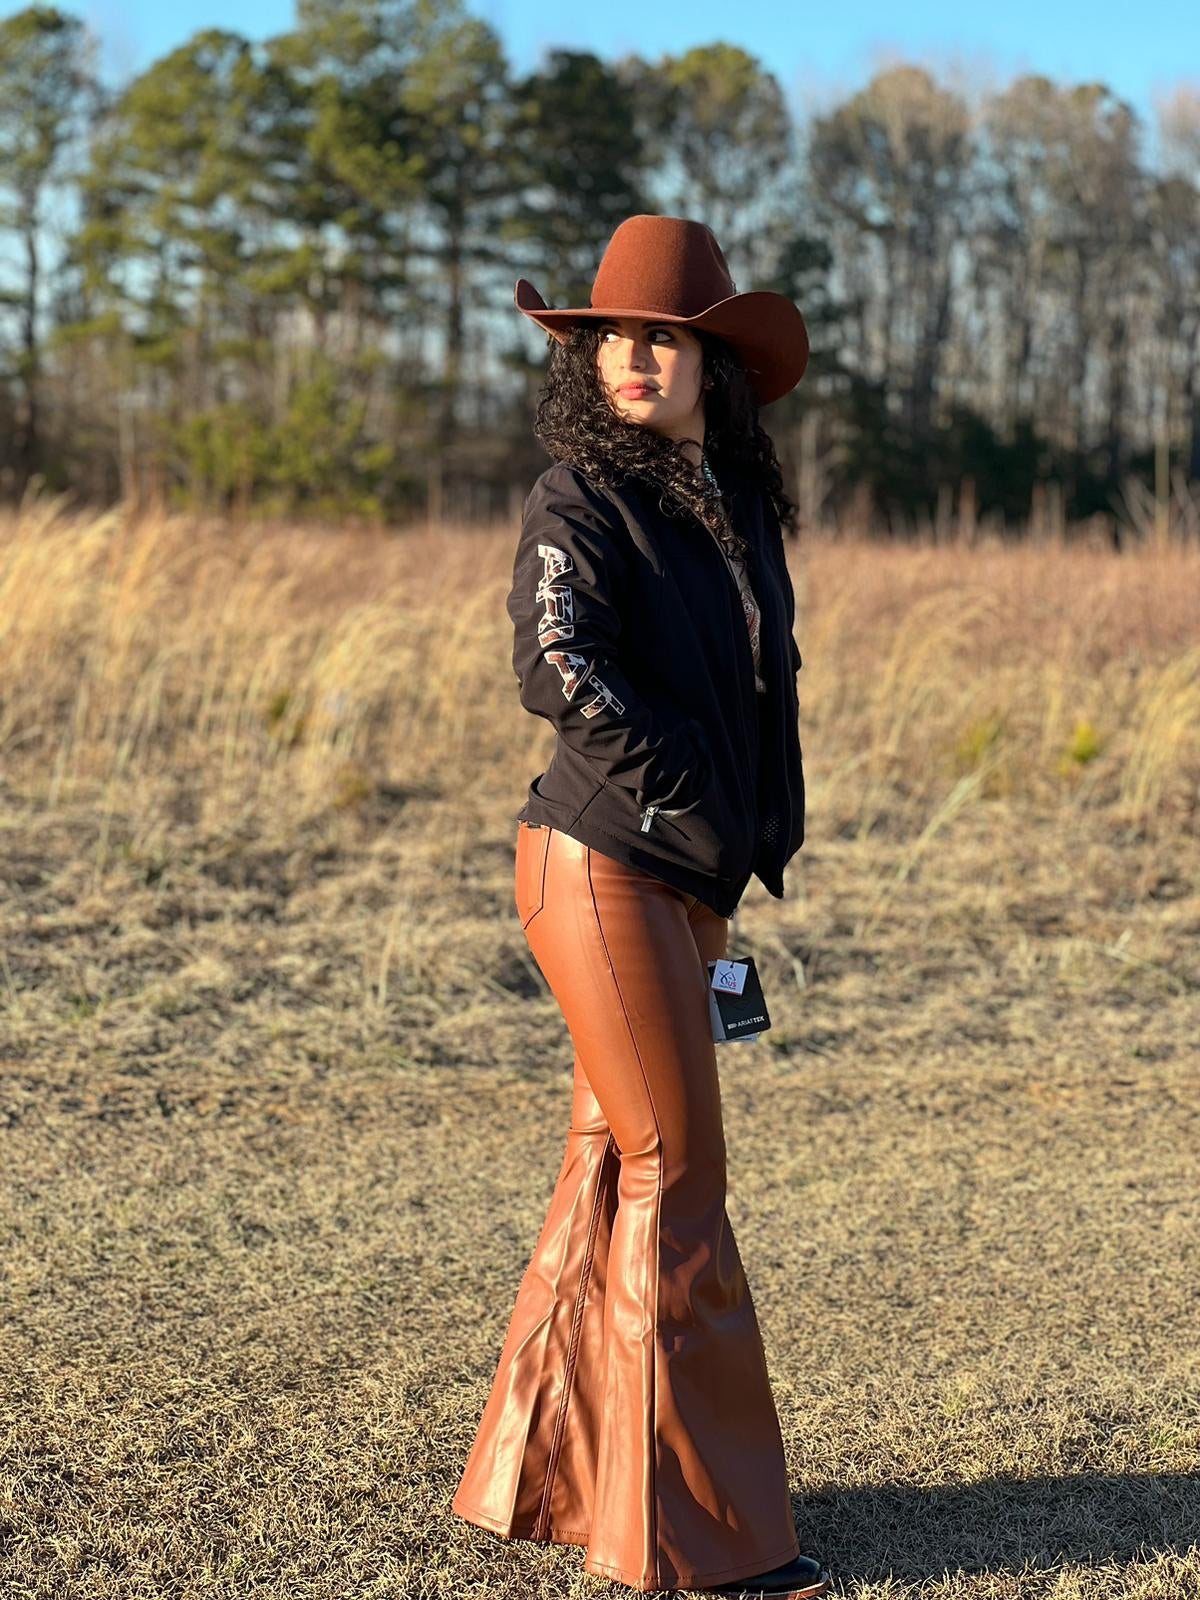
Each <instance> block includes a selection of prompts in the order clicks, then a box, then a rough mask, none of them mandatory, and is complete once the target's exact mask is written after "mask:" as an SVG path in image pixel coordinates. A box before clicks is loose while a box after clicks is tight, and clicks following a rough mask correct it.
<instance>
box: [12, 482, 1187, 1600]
mask: <svg viewBox="0 0 1200 1600" xmlns="http://www.w3.org/2000/svg"><path fill="white" fill-rule="evenodd" d="M514 537H515V533H514V532H513V531H499V532H498V531H496V530H486V529H470V528H445V529H434V530H428V531H416V532H411V533H406V534H403V535H399V534H392V535H388V534H385V533H363V532H351V531H339V530H333V531H321V530H315V529H304V530H294V529H290V528H285V527H235V526H229V525H224V524H221V523H216V522H213V523H206V522H204V521H200V520H196V519H193V518H186V519H185V518H153V517H147V518H141V519H136V518H130V517H126V516H125V515H123V514H122V513H119V512H117V513H113V514H111V515H108V516H104V517H99V518H95V517H93V518H84V517H77V516H75V515H73V514H71V513H70V512H69V510H68V509H67V508H66V507H65V506H64V505H63V504H62V503H61V502H57V501H54V500H50V499H43V500H31V501H30V502H28V503H27V504H26V505H25V507H24V508H23V509H22V511H21V512H20V514H19V515H16V514H13V515H9V516H8V517H7V518H6V519H3V520H0V639H2V640H3V649H2V677H0V794H2V798H3V806H2V809H0V826H2V835H0V1063H2V1069H3V1070H2V1077H0V1174H2V1176H0V1209H2V1213H3V1216H2V1223H3V1246H4V1248H3V1280H2V1281H3V1291H2V1293H3V1301H2V1305H0V1313H2V1318H0V1432H2V1438H3V1448H2V1451H0V1600H16V1597H32V1596H56V1597H57V1596H69V1597H71V1600H102V1597H103V1600H110V1597H112V1600H115V1597H121V1600H161V1597H184V1596H205V1597H240V1596H255V1597H257V1596H264V1597H265V1596H270V1597H272V1600H274V1597H278V1600H334V1597H336V1600H343V1597H345V1600H349V1597H362V1600H385V1597H393V1596H395V1597H399V1596H404V1597H408V1596H412V1597H424V1596H445V1597H450V1596H454V1597H457V1596H460V1595H487V1596H495V1597H497V1600H527V1597H528V1600H535V1597H536V1600H540V1597H551V1596H557V1597H563V1600H566V1597H581V1600H582V1597H585V1596H600V1595H602V1594H603V1595H611V1596H613V1597H615V1596H617V1595H619V1594H622V1593H627V1592H628V1591H626V1590H623V1589H622V1588H621V1587H620V1586H619V1585H616V1584H608V1583H606V1582H604V1581H602V1580H600V1579H598V1578H595V1577H593V1576H591V1575H590V1574H586V1573H584V1572H583V1570H582V1564H583V1555H584V1552H583V1551H582V1550H581V1549H578V1548H574V1547H562V1546H552V1545H534V1544H530V1543H527V1542H526V1543H523V1542H519V1541H514V1542H505V1541H503V1540H500V1539H498V1538H494V1537H492V1536H490V1535H488V1534H485V1533H483V1532H482V1531H480V1530H477V1529H474V1528H472V1527H470V1526H468V1525H467V1524H465V1523H463V1522H462V1521H460V1520H459V1519H457V1518H456V1517H455V1516H454V1515H453V1514H452V1513H451V1512H450V1509H449V1501H450V1496H451V1494H452V1492H453V1489H454V1487H455V1484H456V1481H457V1476H458V1473H459V1471H460V1470H461V1466H462V1462H463V1460H464V1458H465V1454H466V1451H467V1449H468V1446H469V1444H470V1442H471V1439H472V1437H473V1434H474V1430H475V1427H476V1424H477V1422H478V1418H479V1412H480V1409H481V1407H482V1404H483V1400H484V1396H485V1394H486V1392H487V1386H488V1384H489V1382H490V1379H491V1376H492V1372H493V1369H494V1365H495V1360H496V1357H497V1355H498V1353H499V1348H500V1343H501V1340H502V1338H503V1334H504V1330H505V1327H506V1325H507V1321H508V1316H509V1313H510V1311H511V1308H512V1301H513V1298H514V1296H515V1293H516V1288H517V1284H518V1281H519V1278H520V1275H521V1272H522V1270H523V1268H524V1265H525V1263H526V1260H527V1259H528V1255H529V1252H530V1250H531V1249H532V1246H533V1242H534V1239H535V1237H536V1235H537V1231H538V1228H539V1226H540V1223H541V1220H542V1216H543V1213H544V1209H545V1205H546V1202H547V1200H548V1198H549V1194H550V1190H551V1188H552V1186H553V1182H554V1178H555V1174H556V1171H557V1166H558V1162H559V1160H560V1157H561V1151H562V1144H563V1140H564V1137H565V1131H566V1125H567V1113H568V1109H569V1104H570V1069H571V1051H570V1042H569V1038H568V1036H567V1034H566V1031H565V1028H564V1026H563V1024H562V1020H561V1017H560V1014H559V1012H558V1010H557V1007H556V1005H555V1003H554V1001H553V999H552V997H551V996H550V995H549V993H548V991H547V989H546V986H545V984H544V982H543V981H542V979H541V976H540V974H539V972H538V970H537V968H536V967H535V966H534V964H533V963H532V961H531V958H530V957H529V955H528V952H527V949H526V946H525V943H524V940H523V937H522V935H521V932H520V929H519V927H518V924H517V920H516V916H515V912H514V910H513V906H512V860H513V844H514V835H515V828H516V824H515V820H514V819H515V814H516V811H517V809H518V807H519V806H520V804H521V802H522V800H523V798H524V793H525V786H526V784H527V783H528V781H529V779H530V777H532V775H533V774H534V773H536V772H537V771H539V770H540V769H541V768H542V767H543V766H544V765H545V761H546V759H547V758H548V755H549V751H550V748H551V743H552V738H553V735H552V733H551V730H550V729H549V728H548V727H547V726H545V725H544V724H540V723H536V722H535V720H534V719H533V718H530V717H528V716H527V715H526V714H525V713H524V712H522V710H521V708H520V706H519V703H518V701H517V695H516V683H515V679H514V678H513V676H512V672H511V668H510V665H509V651H510V648H511V639H510V635H509V630H508V620H507V617H506V615H505V612H504V606H503V600H504V595H505V593H506V590H507V587H508V582H509V574H510V567H511V556H512V548H513V541H514ZM792 563H793V572H794V576H795V584H796V591H797V607H798V620H797V630H796V631H797V639H798V642H799V644H800V648H801V651H802V653H803V656H804V668H803V670H802V672H801V674H800V692H801V704H802V736H803V742H804V748H805V757H806V770H807V773H808V779H809V788H810V797H809V802H810V803H809V821H808V841H807V843H806V844H805V846H804V848H803V850H802V851H801V852H800V853H799V855H798V856H797V857H796V858H795V860H794V861H793V863H792V865H791V867H790V868H789V872H788V892H787V896H786V898H785V899H784V900H782V901H776V900H772V899H771V897H770V896H769V895H767V893H766V891H765V890H764V889H763V888H762V886H761V885H760V884H758V883H757V881H755V882H753V883H752V884H751V887H750V888H749V890H748V891H747V894H746V896H745V898H744V900H743V902H742V905H741V908H740V909H739V912H738V915H737V918H736V922H735V925H734V935H733V937H734V940H735V942H736V946H737V948H738V949H745V950H750V951H751V952H752V953H753V954H754V955H755V957H756V961H757V964H758V967H759V970H760V972H761V974H762V977H763V983H764V989H765V992H766V994H767V997H768V1002H769V1004H770V1007H771V1011H772V1016H773V1018H774V1022H775V1026H774V1027H773V1028H772V1030H771V1031H770V1032H769V1033H768V1034H766V1035H765V1036H764V1038H763V1039H762V1040H761V1041H760V1042H758V1043H756V1044H754V1045H748V1046H745V1047H743V1048H742V1049H735V1048H733V1047H729V1048H728V1054H726V1053H725V1052H724V1051H723V1052H721V1054H720V1055H719V1060H720V1063H721V1069H722V1083H723V1096H724V1104H725V1108H726V1118H727V1134H728V1143H729V1161H730V1198H729V1211H730V1217H731V1220H732V1222H733V1225H734V1228H735V1231H736V1233H737V1237H738V1241H739V1245H740V1248H741V1252H742V1256H743V1259H744V1261H745V1263H746V1268H747V1273H748V1276H749V1279H750V1283H751V1286H752V1289H753V1292H754V1296H755V1303H756V1307H757V1309H758V1313H759V1320H760V1323H761V1325H762V1329H763V1336H764V1341H765V1343H766V1347H767V1357H768V1362H769V1365H770V1368H771V1373H772V1378H773V1381H774V1384H775V1388H776V1395H777V1398H778V1402H779V1409H780V1415H781V1421H782V1424H783V1430H784V1436H785V1440H786V1444H787V1450H788V1458H789V1465H790V1470H791V1475H792V1481H793V1492H794V1498H795V1508H796V1518H797V1524H798V1527H799V1529H800V1533H801V1543H802V1547H803V1548H805V1549H808V1550H811V1551H817V1552H820V1553H821V1554H822V1555H823V1556H824V1557H825V1558H826V1560H827V1561H828V1562H829V1563H830V1565H831V1567H832V1568H833V1570H834V1572H835V1575H836V1582H835V1586H834V1593H835V1594H837V1595H842V1596H854V1597H857V1600H914V1597H917V1596H921V1597H931V1600H932V1597H939V1600H943V1597H944V1600H1051V1597H1053V1600H1115V1597H1130V1600H1132V1597H1137V1600H1186V1597H1189V1596H1200V1290H1198V1283H1200V1274H1198V1248H1197V1247H1198V1235H1200V1199H1198V1195H1197V1177H1198V1174H1200V1157H1198V1145H1200V627H1198V623H1200V549H1197V548H1196V547H1195V546H1194V545H1193V546H1191V547H1190V548H1187V547H1184V546H1182V545H1179V544H1176V543H1172V542H1167V541H1163V542H1159V543H1151V544H1147V545H1144V546H1140V547H1138V548H1137V549H1135V550H1132V551H1129V552H1127V553H1125V554H1124V555H1120V556H1118V555H1115V554H1113V553H1111V552H1110V551H1108V550H1105V549H1102V548H1092V547H1088V546H1086V545H1072V546H1066V545H1064V544H1062V543H1060V542H1046V543H1036V544H1029V545H1023V546H1017V545H1003V544H1000V543H997V542H988V541H986V540H981V541H980V542H978V543H977V544H976V545H975V547H974V548H965V547H961V546H958V545H951V546H938V545H935V544H926V545H924V546H908V547H904V548H893V547H890V546H883V545H878V544H872V543H869V542H867V541H866V540H863V539H859V538H838V537H834V536H833V535H831V534H822V535H816V534H814V535H812V536H808V537H806V538H805V539H804V540H803V541H802V542H801V544H800V545H799V546H798V547H797V548H796V549H795V550H794V551H793V553H792Z"/></svg>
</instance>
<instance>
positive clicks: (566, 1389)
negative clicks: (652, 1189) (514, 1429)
mask: <svg viewBox="0 0 1200 1600" xmlns="http://www.w3.org/2000/svg"><path fill="white" fill-rule="evenodd" d="M611 1138H612V1134H611V1132H610V1134H609V1136H608V1140H606V1141H605V1145H604V1150H603V1151H602V1153H601V1156H600V1164H599V1167H598V1168H597V1172H596V1193H595V1195H594V1196H593V1199H592V1214H591V1217H590V1218H589V1219H588V1237H587V1246H586V1248H585V1250H584V1257H583V1261H582V1263H581V1264H580V1268H579V1284H578V1286H577V1288H576V1291H575V1308H574V1310H573V1312H572V1314H571V1332H570V1335H569V1337H568V1340H567V1358H566V1363H565V1366H564V1371H563V1386H562V1394H561V1395H560V1396H559V1401H558V1414H557V1415H556V1417H555V1419H554V1436H553V1438H552V1439H551V1441H550V1455H549V1457H548V1459H547V1462H546V1483H545V1487H544V1488H543V1490H542V1500H541V1504H540V1505H539V1507H538V1513H537V1516H536V1517H535V1518H534V1523H533V1526H534V1529H535V1530H536V1529H537V1528H538V1527H539V1525H540V1524H541V1522H542V1518H543V1516H544V1517H545V1518H546V1528H547V1529H548V1528H549V1517H550V1496H551V1493H552V1492H553V1488H554V1479H555V1476H556V1474H557V1472H558V1462H559V1458H560V1456H561V1454H562V1441H563V1435H564V1434H565V1431H566V1415H567V1406H568V1404H569V1403H570V1398H571V1386H572V1384H573V1383H574V1381H575V1366H576V1363H577V1361H578V1358H579V1339H580V1336H581V1334H582V1331H583V1309H584V1304H585V1302H586V1300H587V1290H588V1284H589V1283H590V1281H591V1275H592V1262H593V1260H594V1258H595V1253H596V1236H597V1234H598V1232H599V1229H600V1211H601V1208H602V1206H603V1203H604V1195H605V1190H606V1188H607V1183H608V1178H607V1171H606V1169H607V1165H608V1143H609V1140H611ZM534 1537H535V1538H536V1537H537V1534H536V1531H535V1534H534Z"/></svg>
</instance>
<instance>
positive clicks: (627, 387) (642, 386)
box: [617, 383, 658, 400]
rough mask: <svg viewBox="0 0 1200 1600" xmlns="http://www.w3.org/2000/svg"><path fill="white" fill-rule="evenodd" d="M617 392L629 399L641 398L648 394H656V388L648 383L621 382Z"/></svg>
mask: <svg viewBox="0 0 1200 1600" xmlns="http://www.w3.org/2000/svg"><path fill="white" fill-rule="evenodd" d="M617 393H618V394H623V395H625V396H626V398H627V399H630V400H641V399H643V398H644V397H645V396H646V395H648V394H657V393H658V390H657V389H656V388H654V386H653V385H652V384H649V383H623V384H622V385H621V387H620V388H619V389H618V390H617Z"/></svg>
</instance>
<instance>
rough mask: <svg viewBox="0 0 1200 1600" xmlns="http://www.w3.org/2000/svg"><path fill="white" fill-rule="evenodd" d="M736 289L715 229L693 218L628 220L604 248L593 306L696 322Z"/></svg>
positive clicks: (643, 216) (654, 217) (641, 216)
mask: <svg viewBox="0 0 1200 1600" xmlns="http://www.w3.org/2000/svg"><path fill="white" fill-rule="evenodd" d="M736 293H737V289H736V286H735V284H734V281H733V279H732V277H731V276H730V273H729V267H728V265H727V264H726V261H725V257H724V255H723V254H722V251H721V246H720V245H719V244H718V243H717V240H716V236H715V235H714V233H713V231H712V229H711V228H709V227H707V226H706V225H705V224H704V223H703V222H694V221H692V220H691V218H689V217H656V216H650V215H646V214H639V215H638V216H634V217H626V219H625V221H624V222H622V223H620V224H619V225H618V227H617V228H616V230H615V232H614V233H613V236H612V238H611V239H610V240H609V241H608V244H607V246H606V247H605V251H604V255H603V256H602V257H601V260H600V265H599V267H598V268H597V269H596V278H595V281H594V283H593V284H592V295H591V304H592V305H593V306H614V307H622V306H628V307H630V308H635V307H636V308H637V311H638V313H639V314H652V313H654V312H656V311H657V312H661V313H662V314H663V315H664V316H672V317H695V316H699V315H700V313H701V312H702V311H707V310H708V308H709V307H710V306H713V305H715V304H716V303H717V301H718V300H725V299H728V298H729V296H730V295H733V294H736Z"/></svg>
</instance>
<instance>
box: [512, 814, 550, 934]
mask: <svg viewBox="0 0 1200 1600" xmlns="http://www.w3.org/2000/svg"><path fill="white" fill-rule="evenodd" d="M550 832H551V830H550V829H549V828H548V827H547V826H546V825H545V824H544V823H543V824H540V825H536V826H535V825H534V824H532V823H528V822H519V823H518V824H517V860H516V869H515V872H514V874H513V899H514V901H515V902H516V908H517V916H518V917H519V918H520V921H521V927H522V929H525V928H527V927H528V926H529V924H530V923H531V922H532V921H533V919H534V917H536V916H537V914H538V912H539V911H540V910H541V909H542V906H543V904H544V902H545V898H546V857H547V855H548V853H549V850H550Z"/></svg>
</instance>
